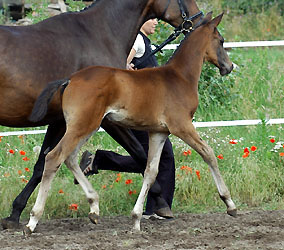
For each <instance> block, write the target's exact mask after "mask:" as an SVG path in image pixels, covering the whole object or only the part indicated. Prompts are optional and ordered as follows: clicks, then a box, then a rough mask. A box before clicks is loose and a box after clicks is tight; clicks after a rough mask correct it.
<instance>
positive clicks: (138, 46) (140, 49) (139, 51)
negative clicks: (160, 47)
mask: <svg viewBox="0 0 284 250" xmlns="http://www.w3.org/2000/svg"><path fill="white" fill-rule="evenodd" d="M133 49H134V50H135V51H136V54H135V56H134V57H137V58H140V57H142V56H143V55H144V53H145V43H144V39H143V37H142V35H141V34H138V35H137V37H136V40H135V42H134V44H133Z"/></svg>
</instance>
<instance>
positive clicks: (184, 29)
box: [135, 0, 204, 67]
mask: <svg viewBox="0 0 284 250" xmlns="http://www.w3.org/2000/svg"><path fill="white" fill-rule="evenodd" d="M177 1H178V5H179V9H180V13H181V17H182V19H183V22H182V23H181V24H180V25H179V26H178V27H177V28H176V29H175V31H174V33H173V34H171V35H170V36H169V37H168V39H167V40H166V41H164V42H163V43H162V44H161V45H159V46H156V49H155V50H153V51H152V52H151V53H150V54H149V55H148V56H146V57H145V58H144V60H143V61H141V62H140V63H139V64H137V65H135V66H136V67H138V66H139V65H140V64H142V63H143V62H144V61H146V60H147V59H148V58H149V57H150V56H152V55H154V54H156V53H157V52H158V51H160V50H161V49H162V48H163V47H165V46H166V45H167V44H168V43H170V42H172V41H173V40H175V39H176V38H177V37H178V36H179V35H180V34H181V33H183V34H189V33H190V32H192V31H193V30H194V27H193V21H194V19H196V18H198V17H201V18H200V20H199V22H198V23H197V24H196V25H195V27H197V26H198V25H199V24H200V23H201V22H202V17H203V16H204V15H203V12H202V11H199V12H198V13H196V14H194V15H193V16H188V15H189V12H188V10H187V8H186V5H185V4H184V2H183V0H177ZM170 2H171V0H168V4H167V6H166V8H165V10H164V11H163V13H162V14H161V16H160V18H159V19H161V18H162V17H163V16H165V14H166V12H167V10H168V8H169V6H170Z"/></svg>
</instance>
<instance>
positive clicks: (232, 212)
mask: <svg viewBox="0 0 284 250" xmlns="http://www.w3.org/2000/svg"><path fill="white" fill-rule="evenodd" d="M237 211H238V210H237V209H233V210H228V211H227V214H228V215H230V216H233V217H237Z"/></svg>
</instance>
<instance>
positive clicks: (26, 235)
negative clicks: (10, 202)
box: [23, 226, 32, 237]
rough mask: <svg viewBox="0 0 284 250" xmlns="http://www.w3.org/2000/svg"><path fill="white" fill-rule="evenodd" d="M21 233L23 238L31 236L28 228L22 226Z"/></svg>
mask: <svg viewBox="0 0 284 250" xmlns="http://www.w3.org/2000/svg"><path fill="white" fill-rule="evenodd" d="M23 233H24V236H25V237H29V236H31V234H32V230H31V229H30V228H28V227H27V226H24V228H23Z"/></svg>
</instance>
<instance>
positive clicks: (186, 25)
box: [176, 0, 203, 33]
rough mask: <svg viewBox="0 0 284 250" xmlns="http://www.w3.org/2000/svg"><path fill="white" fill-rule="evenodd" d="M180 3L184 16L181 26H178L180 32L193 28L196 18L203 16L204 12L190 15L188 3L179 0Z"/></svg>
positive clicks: (182, 15)
mask: <svg viewBox="0 0 284 250" xmlns="http://www.w3.org/2000/svg"><path fill="white" fill-rule="evenodd" d="M178 4H179V9H180V12H181V17H182V18H183V22H182V23H181V24H180V26H178V27H177V29H176V30H179V31H180V32H183V33H186V32H190V31H191V30H192V29H193V21H194V19H196V18H198V17H200V16H201V17H203V12H202V11H199V12H198V13H196V14H194V15H193V16H188V15H189V12H188V10H187V8H186V5H185V4H184V2H183V0H178ZM201 19H202V18H201Z"/></svg>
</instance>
